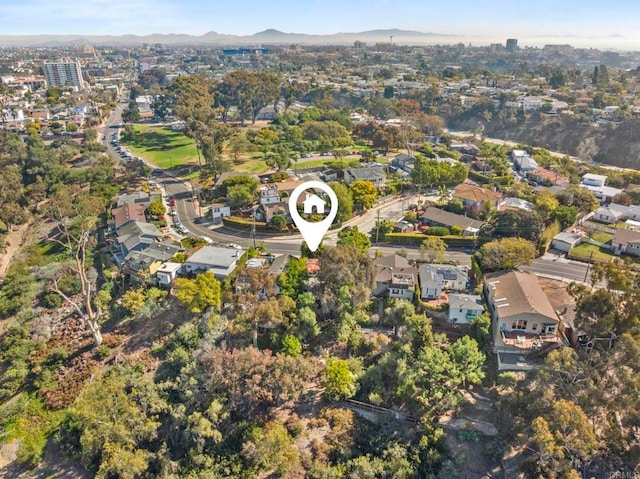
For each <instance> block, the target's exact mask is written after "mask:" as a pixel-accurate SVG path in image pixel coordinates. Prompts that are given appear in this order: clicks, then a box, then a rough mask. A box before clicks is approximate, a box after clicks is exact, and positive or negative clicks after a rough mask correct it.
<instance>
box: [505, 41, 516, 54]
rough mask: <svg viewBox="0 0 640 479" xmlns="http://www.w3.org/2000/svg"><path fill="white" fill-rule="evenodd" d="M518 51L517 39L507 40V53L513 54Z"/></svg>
mask: <svg viewBox="0 0 640 479" xmlns="http://www.w3.org/2000/svg"><path fill="white" fill-rule="evenodd" d="M517 50H518V39H517V38H507V51H508V52H509V53H514V52H515V51H517Z"/></svg>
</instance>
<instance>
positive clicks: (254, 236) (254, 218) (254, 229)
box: [251, 207, 256, 249]
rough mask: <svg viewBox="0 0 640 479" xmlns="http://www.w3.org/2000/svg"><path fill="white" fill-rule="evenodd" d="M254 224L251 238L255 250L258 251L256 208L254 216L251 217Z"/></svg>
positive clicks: (252, 224)
mask: <svg viewBox="0 0 640 479" xmlns="http://www.w3.org/2000/svg"><path fill="white" fill-rule="evenodd" d="M251 217H252V218H253V222H252V223H251V237H252V238H253V249H256V208H255V207H254V208H253V214H252V215H251Z"/></svg>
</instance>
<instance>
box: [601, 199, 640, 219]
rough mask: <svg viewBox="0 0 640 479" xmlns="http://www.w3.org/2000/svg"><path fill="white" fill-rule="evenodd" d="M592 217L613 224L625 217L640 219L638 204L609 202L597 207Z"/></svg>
mask: <svg viewBox="0 0 640 479" xmlns="http://www.w3.org/2000/svg"><path fill="white" fill-rule="evenodd" d="M593 219H594V220H596V221H601V222H603V223H609V224H615V223H617V222H618V221H622V220H626V219H631V220H633V221H638V220H640V206H638V205H630V206H627V205H621V204H618V203H610V204H608V205H604V206H601V207H600V208H598V209H597V210H596V211H595V213H594V214H593Z"/></svg>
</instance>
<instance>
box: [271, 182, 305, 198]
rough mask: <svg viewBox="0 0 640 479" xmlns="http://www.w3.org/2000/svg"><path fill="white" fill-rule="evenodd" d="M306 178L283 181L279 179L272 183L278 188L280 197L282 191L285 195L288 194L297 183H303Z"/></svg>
mask: <svg viewBox="0 0 640 479" xmlns="http://www.w3.org/2000/svg"><path fill="white" fill-rule="evenodd" d="M305 181H306V180H301V179H290V180H285V181H279V182H278V183H273V184H274V185H275V186H276V188H278V192H279V193H280V197H281V198H282V197H283V193H286V195H285V196H290V195H291V193H293V190H295V189H296V188H297V187H298V186H299V185H301V184H302V183H304V182H305Z"/></svg>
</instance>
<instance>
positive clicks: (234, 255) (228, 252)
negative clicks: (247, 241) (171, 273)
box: [184, 246, 244, 279]
mask: <svg viewBox="0 0 640 479" xmlns="http://www.w3.org/2000/svg"><path fill="white" fill-rule="evenodd" d="M243 254H244V251H243V250H237V249H234V248H219V247H217V246H203V247H202V248H200V249H199V250H198V251H196V252H195V253H194V254H192V255H191V256H190V257H189V258H187V260H186V261H185V263H184V270H185V272H186V273H193V274H197V273H204V272H206V271H211V272H212V273H213V274H214V275H215V276H216V278H218V279H225V278H226V277H227V276H229V275H230V274H231V273H232V272H233V270H234V269H235V268H236V265H237V264H238V261H239V260H240V258H241V257H242V255H243Z"/></svg>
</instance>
